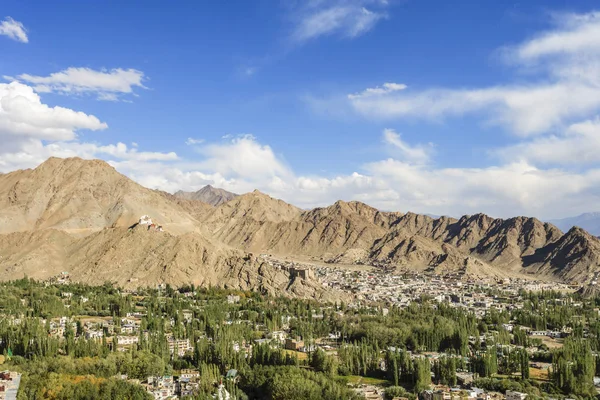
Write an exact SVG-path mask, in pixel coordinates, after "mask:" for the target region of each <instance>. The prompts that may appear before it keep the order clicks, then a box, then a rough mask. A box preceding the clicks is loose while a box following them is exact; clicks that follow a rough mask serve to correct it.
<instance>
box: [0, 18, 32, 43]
mask: <svg viewBox="0 0 600 400" xmlns="http://www.w3.org/2000/svg"><path fill="white" fill-rule="evenodd" d="M0 35H2V36H8V37H9V38H11V39H13V40H16V41H17V42H22V43H28V42H29V38H28V37H27V29H25V26H24V25H23V24H22V23H21V22H19V21H15V20H14V19H12V18H11V17H6V18H5V19H4V21H2V22H0Z"/></svg>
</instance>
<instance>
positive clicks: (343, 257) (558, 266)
mask: <svg viewBox="0 0 600 400" xmlns="http://www.w3.org/2000/svg"><path fill="white" fill-rule="evenodd" d="M200 192H202V193H200ZM199 193H200V194H199ZM198 198H203V199H205V200H206V201H210V202H212V203H214V204H215V205H211V204H208V203H205V202H202V201H200V200H198ZM146 215H147V216H148V218H150V219H151V220H152V225H151V224H150V221H147V220H146V219H142V220H140V217H142V216H146ZM159 227H160V228H159ZM259 253H267V254H272V255H274V256H285V257H288V258H291V259H294V258H296V257H298V258H300V259H311V260H313V261H314V262H320V263H321V262H322V263H338V264H376V265H384V266H387V267H389V268H396V269H412V270H417V271H424V270H428V271H434V272H440V273H443V272H453V271H462V272H465V273H468V274H471V275H475V276H496V277H533V278H537V279H545V280H555V281H564V282H570V283H586V282H589V281H590V280H593V279H594V278H595V274H596V273H597V271H599V266H600V240H599V239H598V238H596V237H595V236H593V235H591V234H589V233H588V232H586V231H585V230H583V229H581V228H571V229H569V230H568V231H567V232H566V233H563V232H562V231H561V230H560V229H559V228H558V227H556V226H555V225H553V224H550V223H545V222H541V221H539V220H537V219H535V218H528V217H514V218H509V219H499V218H492V217H489V216H487V215H484V214H475V215H467V216H463V217H461V218H458V219H455V218H450V217H439V218H432V217H430V216H427V215H419V214H414V213H401V212H384V211H380V210H377V209H375V208H373V207H370V206H368V205H366V204H364V203H360V202H355V201H351V202H344V201H338V202H336V203H334V204H333V205H331V206H328V207H322V208H315V209H312V210H302V209H299V208H297V207H295V206H293V205H291V204H288V203H285V202H284V201H282V200H278V199H274V198H272V197H270V196H268V195H266V194H264V193H261V192H259V191H254V192H250V193H246V194H242V195H234V194H232V193H229V192H226V191H221V190H219V189H215V188H212V187H210V186H208V187H205V188H203V189H201V190H200V191H199V192H196V193H191V194H190V193H187V194H185V193H183V192H178V193H176V194H175V195H173V194H169V193H166V192H162V191H158V190H151V189H147V188H144V187H143V186H141V185H139V184H137V183H135V182H133V181H132V180H130V179H129V178H127V177H125V176H123V175H121V174H120V173H118V172H117V171H116V170H115V169H114V168H112V167H111V166H110V165H108V164H107V163H105V162H103V161H99V160H91V161H88V160H82V159H78V158H69V159H58V158H50V159H48V160H47V161H46V162H44V163H42V164H41V165H39V166H38V167H37V168H35V169H28V170H19V171H14V172H11V173H8V174H4V175H0V272H2V279H12V278H19V277H22V276H24V275H27V276H30V277H34V278H38V279H45V278H48V277H51V276H54V275H57V274H59V273H60V272H62V271H68V272H69V274H70V275H71V277H72V278H73V279H75V280H78V281H82V282H87V283H103V282H105V281H111V282H114V283H117V284H119V285H124V286H139V285H155V284H157V283H162V282H167V283H171V284H173V285H183V284H189V283H194V284H196V285H204V286H208V285H212V286H221V287H227V288H235V289H243V290H261V291H265V292H272V293H280V294H281V293H282V294H286V295H293V296H302V297H316V298H322V299H328V298H329V299H331V298H339V297H340V296H343V294H341V293H333V292H331V291H330V290H324V289H323V288H322V287H321V285H319V283H318V282H316V281H313V280H310V279H307V280H306V279H300V278H298V277H297V276H296V275H297V274H293V273H292V271H289V270H287V269H285V268H278V267H275V266H272V265H270V264H269V263H267V262H266V261H265V260H264V258H262V257H260V256H257V254H259Z"/></svg>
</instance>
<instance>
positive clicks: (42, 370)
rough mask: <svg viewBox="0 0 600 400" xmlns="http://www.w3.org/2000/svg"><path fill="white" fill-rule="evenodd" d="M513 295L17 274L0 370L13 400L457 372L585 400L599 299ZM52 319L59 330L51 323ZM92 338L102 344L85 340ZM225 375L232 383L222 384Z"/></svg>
mask: <svg viewBox="0 0 600 400" xmlns="http://www.w3.org/2000/svg"><path fill="white" fill-rule="evenodd" d="M230 295H235V296H234V297H232V298H231V299H230V300H231V301H227V296H230ZM521 298H522V299H523V300H522V307H519V308H513V309H512V310H510V311H508V310H496V309H494V308H491V309H489V310H488V311H487V312H486V313H485V315H484V316H483V317H477V316H476V315H475V314H474V313H472V312H468V311H464V310H461V309H459V308H455V307H452V306H450V305H448V304H437V303H433V302H431V301H430V300H428V299H425V298H423V299H422V300H421V302H413V303H412V304H410V305H409V306H408V307H406V308H403V309H401V308H397V307H389V306H388V307H389V308H388V310H387V312H386V313H383V312H382V309H381V306H382V305H371V306H364V307H349V306H347V305H345V304H320V303H318V302H315V301H308V300H299V299H287V298H277V299H275V298H271V297H268V296H264V295H261V294H259V293H250V292H232V291H225V290H217V289H196V288H194V287H191V286H190V287H184V288H180V289H178V290H175V289H174V288H171V287H169V286H166V287H164V288H161V289H160V290H155V289H140V290H138V291H136V292H135V293H126V292H123V291H122V290H120V289H118V288H114V287H112V286H111V285H103V286H99V287H90V286H86V285H78V284H67V285H44V284H41V283H37V282H34V281H31V280H28V279H22V280H19V281H14V282H9V283H4V284H0V353H2V354H4V356H6V357H7V358H10V359H9V360H7V361H6V363H5V364H4V365H3V368H6V369H14V370H17V371H20V372H22V373H23V378H22V382H21V388H20V391H19V399H66V398H69V399H84V398H94V399H95V398H99V399H102V398H107V399H108V398H123V399H146V398H151V396H150V394H148V393H147V392H146V387H148V388H151V387H150V384H149V383H148V384H146V383H145V381H146V380H147V379H148V377H164V376H168V377H169V376H176V377H177V376H179V374H180V371H181V370H188V369H189V370H194V371H197V374H198V377H197V378H196V380H197V382H198V387H197V388H195V390H194V394H193V396H192V397H190V398H193V399H209V398H212V396H213V395H215V393H216V392H217V390H220V389H218V386H219V383H220V382H221V381H223V385H224V386H223V388H224V389H225V390H227V391H228V392H229V393H230V394H231V396H232V398H234V399H271V400H277V399H325V400H327V399H339V398H344V399H354V398H360V397H359V396H358V395H357V394H356V393H355V392H354V391H353V390H352V389H350V388H348V385H347V384H348V383H350V384H355V385H356V384H367V385H378V386H384V387H385V388H386V396H388V397H389V398H392V397H394V396H402V397H409V398H411V399H412V398H415V395H416V394H418V393H420V392H421V391H423V390H426V389H428V388H429V387H430V385H431V384H432V383H436V384H442V385H447V386H455V385H457V384H458V383H459V379H458V378H459V375H460V374H465V373H473V374H474V377H475V378H476V380H475V382H474V384H475V385H476V386H478V387H481V388H484V389H487V390H491V391H501V392H504V391H506V390H517V391H524V392H526V393H529V394H530V395H531V397H533V398H535V397H543V396H544V394H545V393H546V394H547V393H551V394H553V396H554V397H561V396H579V397H580V398H588V397H589V396H593V395H595V388H594V385H593V377H594V376H595V372H596V369H597V364H598V363H599V362H600V361H599V358H600V357H597V356H596V354H598V351H599V350H600V341H599V339H598V333H600V318H599V317H598V310H597V308H596V307H597V306H598V304H600V301H599V300H598V299H591V300H585V299H579V298H576V297H573V296H570V297H569V296H565V295H563V294H560V293H552V292H550V293H538V294H534V293H529V292H523V293H521ZM60 318H62V320H63V325H64V331H57V328H56V326H57V324H58V323H59V319H60ZM132 318H133V319H136V320H137V322H138V325H136V330H135V332H133V333H128V334H127V335H129V336H128V337H130V338H131V337H135V339H136V340H135V341H132V343H131V344H128V345H117V342H118V341H117V336H118V335H122V334H123V333H119V331H120V330H121V329H122V328H123V327H124V326H125V323H126V321H128V320H129V319H132ZM65 321H66V322H65ZM509 322H511V323H512V324H513V325H514V329H512V331H509V330H508V329H507V328H506V327H507V325H505V324H508V323H509ZM520 325H522V326H525V327H529V328H532V329H533V328H536V329H539V330H546V329H553V330H558V329H563V328H564V329H565V330H566V331H567V332H571V334H570V336H569V337H568V338H566V339H564V346H558V348H556V349H549V348H548V347H547V346H546V345H545V344H543V343H542V341H541V340H539V339H537V338H534V337H531V336H528V335H527V334H526V332H525V331H524V330H521V329H520ZM94 329H96V330H100V332H102V335H100V337H95V338H89V339H86V336H85V335H86V333H89V331H90V330H94ZM282 330H285V332H286V334H287V335H288V337H293V338H296V337H301V338H302V341H303V343H304V346H306V348H307V349H308V350H309V351H307V353H306V356H305V357H302V358H300V357H297V356H296V354H299V353H297V352H295V351H290V350H285V349H284V348H283V345H282V344H281V343H280V342H278V341H277V340H270V338H271V335H272V334H273V333H274V332H278V331H282ZM258 339H260V341H257V340H258ZM177 340H189V342H186V343H189V349H187V348H186V349H185V351H183V352H182V353H181V354H178V353H179V351H175V352H174V353H173V352H172V348H173V342H174V341H177ZM325 344H326V345H327V346H325ZM317 345H319V346H322V347H318V346H317ZM323 348H325V349H328V350H327V351H325V350H323ZM300 354H304V353H300ZM10 355H12V357H8V356H10ZM534 362H546V363H551V364H552V366H551V370H550V371H551V372H550V373H549V375H548V377H549V380H545V379H544V380H542V379H536V378H535V377H532V376H530V363H534ZM231 370H236V371H237V376H236V377H235V378H231V379H229V378H225V376H226V375H227V372H228V371H231ZM432 375H433V376H432ZM122 378H125V379H122ZM140 383H144V384H146V387H144V386H142V385H140Z"/></svg>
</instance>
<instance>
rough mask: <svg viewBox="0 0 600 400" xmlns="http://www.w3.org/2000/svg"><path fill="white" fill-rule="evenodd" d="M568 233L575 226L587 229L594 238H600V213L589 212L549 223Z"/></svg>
mask: <svg viewBox="0 0 600 400" xmlns="http://www.w3.org/2000/svg"><path fill="white" fill-rule="evenodd" d="M548 222H550V223H551V224H554V225H556V226H557V227H558V228H559V229H561V230H562V231H564V232H566V231H568V230H569V229H571V228H572V227H574V226H578V227H580V228H583V229H585V230H586V231H588V232H589V233H591V234H592V235H594V236H600V212H589V213H584V214H580V215H578V216H576V217H568V218H562V219H554V220H550V221H548Z"/></svg>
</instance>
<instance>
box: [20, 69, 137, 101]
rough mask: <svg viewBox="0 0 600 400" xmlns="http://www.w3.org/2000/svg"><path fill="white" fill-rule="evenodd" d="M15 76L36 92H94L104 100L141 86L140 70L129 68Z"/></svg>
mask: <svg viewBox="0 0 600 400" xmlns="http://www.w3.org/2000/svg"><path fill="white" fill-rule="evenodd" d="M16 79H18V80H19V81H21V82H25V83H27V84H30V85H33V87H34V88H35V90H36V91H37V92H38V93H48V92H56V93H60V94H65V95H81V94H94V95H96V96H97V98H98V100H105V101H117V100H119V99H120V98H121V96H122V95H127V94H133V89H134V88H135V87H138V88H145V86H144V85H143V81H144V80H145V77H144V73H143V72H142V71H138V70H135V69H131V68H130V69H122V68H115V69H112V70H100V71H96V70H93V69H90V68H75V67H71V68H67V69H65V70H64V71H60V72H55V73H52V74H50V75H48V76H36V75H29V74H21V75H18V76H17V77H16Z"/></svg>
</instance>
